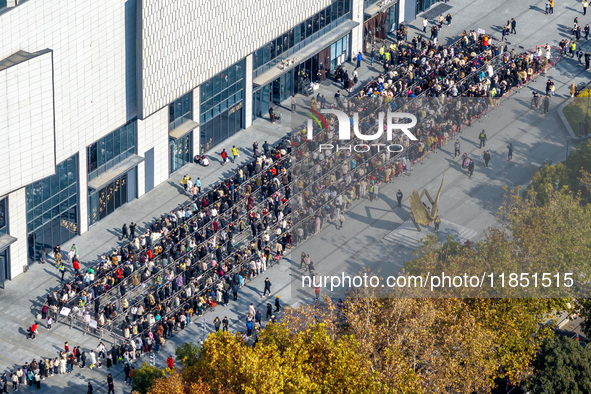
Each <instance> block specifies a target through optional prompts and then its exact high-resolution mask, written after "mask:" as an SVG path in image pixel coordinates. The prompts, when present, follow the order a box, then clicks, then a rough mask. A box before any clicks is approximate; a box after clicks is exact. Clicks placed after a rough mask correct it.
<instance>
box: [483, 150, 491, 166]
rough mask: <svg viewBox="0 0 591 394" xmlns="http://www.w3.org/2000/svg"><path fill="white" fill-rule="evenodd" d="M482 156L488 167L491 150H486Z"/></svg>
mask: <svg viewBox="0 0 591 394" xmlns="http://www.w3.org/2000/svg"><path fill="white" fill-rule="evenodd" d="M482 158H483V159H484V166H485V167H488V162H489V161H490V151H488V150H485V151H484V153H483V154H482Z"/></svg>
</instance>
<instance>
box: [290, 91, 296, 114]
mask: <svg viewBox="0 0 591 394" xmlns="http://www.w3.org/2000/svg"><path fill="white" fill-rule="evenodd" d="M290 100H291V112H295V111H296V103H297V102H296V98H295V94H292V95H291V99H290Z"/></svg>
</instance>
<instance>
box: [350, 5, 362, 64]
mask: <svg viewBox="0 0 591 394" xmlns="http://www.w3.org/2000/svg"><path fill="white" fill-rule="evenodd" d="M351 12H352V15H351V17H352V19H353V20H354V21H355V22H358V23H359V25H358V26H357V27H355V28H354V29H353V30H352V31H351V36H350V37H351V58H352V59H354V58H355V57H356V56H357V53H358V52H362V50H363V17H364V13H363V0H351Z"/></svg>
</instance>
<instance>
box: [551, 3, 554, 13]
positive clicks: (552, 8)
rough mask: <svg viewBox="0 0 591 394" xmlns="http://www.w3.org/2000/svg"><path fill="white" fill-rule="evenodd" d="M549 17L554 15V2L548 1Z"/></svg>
mask: <svg viewBox="0 0 591 394" xmlns="http://www.w3.org/2000/svg"><path fill="white" fill-rule="evenodd" d="M550 15H554V0H550Z"/></svg>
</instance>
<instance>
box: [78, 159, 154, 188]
mask: <svg viewBox="0 0 591 394" xmlns="http://www.w3.org/2000/svg"><path fill="white" fill-rule="evenodd" d="M142 161H144V158H143V157H140V156H138V155H131V156H130V157H128V158H127V159H125V160H123V161H121V162H120V163H119V164H115V165H114V166H113V168H111V169H110V170H108V171H107V172H105V173H104V174H102V175H99V176H98V177H96V178H94V179H93V180H92V181H90V182H88V188H89V189H93V190H98V189H101V188H103V187H104V186H106V185H108V184H109V183H110V182H111V181H112V180H113V179H115V178H117V177H119V176H121V175H123V174H125V173H126V172H127V171H129V170H131V169H132V168H134V167H135V166H137V165H138V164H140V163H141V162H142Z"/></svg>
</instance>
